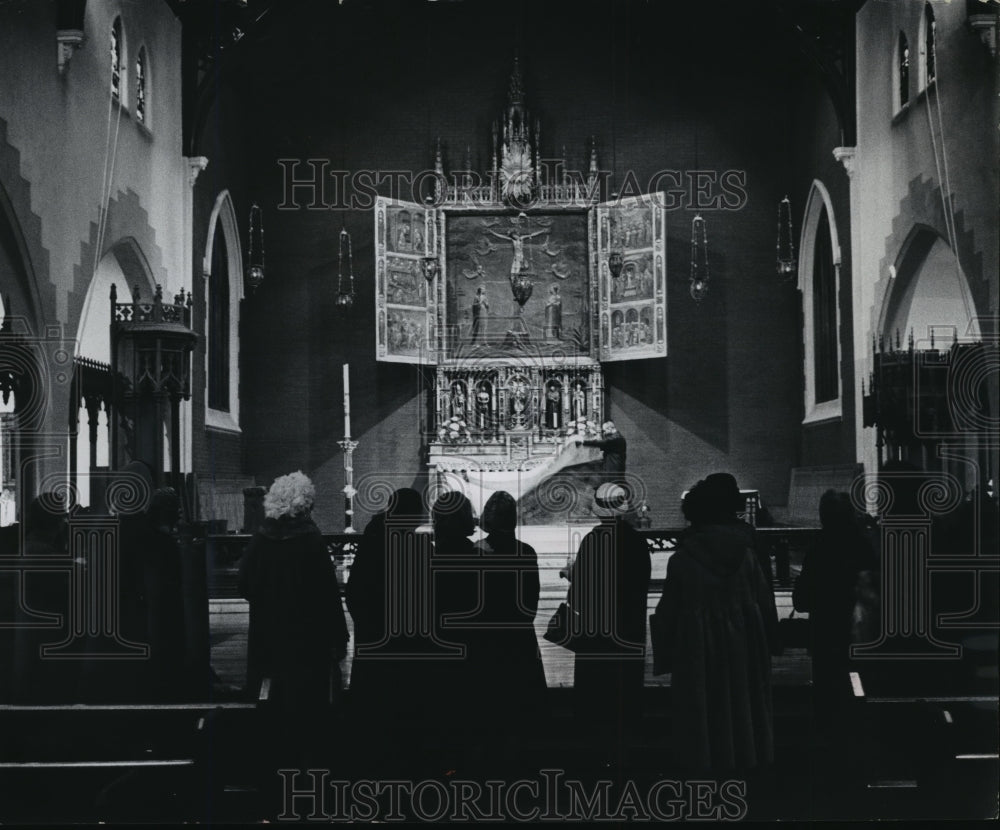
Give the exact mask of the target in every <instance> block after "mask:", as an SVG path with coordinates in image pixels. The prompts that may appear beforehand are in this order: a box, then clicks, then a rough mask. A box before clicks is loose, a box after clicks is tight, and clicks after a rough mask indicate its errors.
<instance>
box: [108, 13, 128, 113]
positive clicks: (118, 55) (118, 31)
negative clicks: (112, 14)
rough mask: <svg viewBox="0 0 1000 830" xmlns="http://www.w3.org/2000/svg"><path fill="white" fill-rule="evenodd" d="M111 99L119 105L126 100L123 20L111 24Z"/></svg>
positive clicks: (118, 19) (116, 19)
mask: <svg viewBox="0 0 1000 830" xmlns="http://www.w3.org/2000/svg"><path fill="white" fill-rule="evenodd" d="M111 97H112V98H113V99H114V100H116V101H118V102H119V103H124V98H125V35H124V32H123V31H122V19H121V17H116V18H115V20H114V22H113V23H112V24H111Z"/></svg>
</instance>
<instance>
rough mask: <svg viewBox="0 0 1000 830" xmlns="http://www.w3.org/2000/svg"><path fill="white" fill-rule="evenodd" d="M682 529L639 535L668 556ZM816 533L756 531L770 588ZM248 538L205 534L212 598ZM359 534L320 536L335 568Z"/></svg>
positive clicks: (792, 569) (230, 592)
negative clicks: (770, 576)
mask: <svg viewBox="0 0 1000 830" xmlns="http://www.w3.org/2000/svg"><path fill="white" fill-rule="evenodd" d="M684 530H685V529H684V528H647V529H643V530H640V531H639V533H640V534H641V535H642V536H643V537H644V538H645V539H646V543H647V544H648V545H649V552H650V553H651V554H652V555H654V556H657V555H661V554H670V553H673V552H674V550H676V549H677V544H678V541H679V540H680V537H681V535H682V534H683V533H684ZM816 533H817V530H816V529H815V528H809V527H764V528H761V527H759V528H757V541H758V544H759V545H761V546H762V547H763V549H764V550H766V551H767V552H768V556H769V557H770V560H771V571H772V573H773V574H774V586H775V588H776V589H777V590H791V588H792V583H793V581H794V577H795V575H796V574H797V573H798V571H799V569H800V568H801V567H802V558H803V556H804V555H805V551H806V549H807V548H808V547H809V545H810V544H811V543H812V541H813V539H814V537H815V535H816ZM251 538H252V536H250V535H249V534H246V533H226V534H209V535H207V536H206V537H205V544H206V546H207V552H208V561H209V568H210V574H211V582H210V585H209V591H210V594H211V596H214V597H234V596H236V571H237V568H238V565H239V560H240V557H241V556H242V555H243V551H244V550H245V548H246V546H247V545H248V544H249V542H250V539H251ZM360 539H361V535H360V534H358V533H324V534H323V540H324V541H325V542H326V545H327V550H329V552H330V555H331V556H332V557H334V559H335V560H336V561H337V563H338V565H340V566H342V567H344V568H345V569H349V567H350V564H351V561H352V557H353V555H354V553H355V552H356V551H357V546H358V542H359V541H360ZM661 587H662V581H661V580H655V584H651V585H650V589H651V590H653V589H655V588H661Z"/></svg>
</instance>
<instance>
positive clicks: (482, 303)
mask: <svg viewBox="0 0 1000 830" xmlns="http://www.w3.org/2000/svg"><path fill="white" fill-rule="evenodd" d="M489 311H490V302H489V298H488V297H487V296H486V288H485V287H484V286H482V285H481V286H479V288H477V289H476V296H475V297H473V298H472V338H471V342H473V343H480V342H485V341H486V316H487V315H488V314H489Z"/></svg>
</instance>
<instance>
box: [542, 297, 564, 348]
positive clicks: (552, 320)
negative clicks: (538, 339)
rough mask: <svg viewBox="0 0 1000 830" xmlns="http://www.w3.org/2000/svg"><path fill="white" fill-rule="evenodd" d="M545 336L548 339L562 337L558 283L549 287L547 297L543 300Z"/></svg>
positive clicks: (560, 298)
mask: <svg viewBox="0 0 1000 830" xmlns="http://www.w3.org/2000/svg"><path fill="white" fill-rule="evenodd" d="M545 337H546V339H549V340H561V339H562V296H561V295H560V294H559V286H558V285H553V286H552V287H551V288H550V289H549V298H548V300H546V302H545Z"/></svg>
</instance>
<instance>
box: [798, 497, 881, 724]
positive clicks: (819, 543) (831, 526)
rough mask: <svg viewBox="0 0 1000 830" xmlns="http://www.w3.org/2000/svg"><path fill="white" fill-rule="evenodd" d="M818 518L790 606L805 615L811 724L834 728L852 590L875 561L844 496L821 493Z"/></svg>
mask: <svg viewBox="0 0 1000 830" xmlns="http://www.w3.org/2000/svg"><path fill="white" fill-rule="evenodd" d="M819 518H820V524H821V525H822V529H821V530H820V532H819V534H818V537H817V539H816V542H815V543H814V544H813V546H812V547H811V548H810V549H809V550H808V551H806V555H805V558H804V559H803V562H802V572H801V573H800V574H799V576H798V578H797V579H796V580H795V589H794V591H793V592H792V604H793V605H794V607H795V610H796V611H804V612H806V613H808V614H809V623H810V625H809V633H810V649H809V650H810V653H811V655H812V673H813V677H812V681H813V698H814V705H815V710H816V715H817V723H819V724H823V725H824V726H825V727H829V728H835V726H836V723H837V721H838V719H839V716H840V714H841V713H842V710H843V707H844V705H845V704H846V703H847V701H848V700H849V699H850V696H851V684H850V676H849V663H850V655H849V649H850V645H851V628H852V624H853V621H854V607H855V602H856V599H857V595H856V588H857V585H858V580H859V577H860V575H861V573H862V572H863V571H870V570H873V569H874V568H875V567H876V560H875V554H874V552H873V551H872V548H871V545H870V544H869V542H868V537H867V536H866V534H865V532H864V530H863V529H862V527H861V524H860V522H859V521H858V519H857V517H856V515H855V511H854V507H853V505H852V504H851V499H850V496H849V495H848V494H847V493H838V492H836V491H834V490H827V491H826V492H825V493H824V494H823V495H822V497H821V498H820V501H819Z"/></svg>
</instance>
